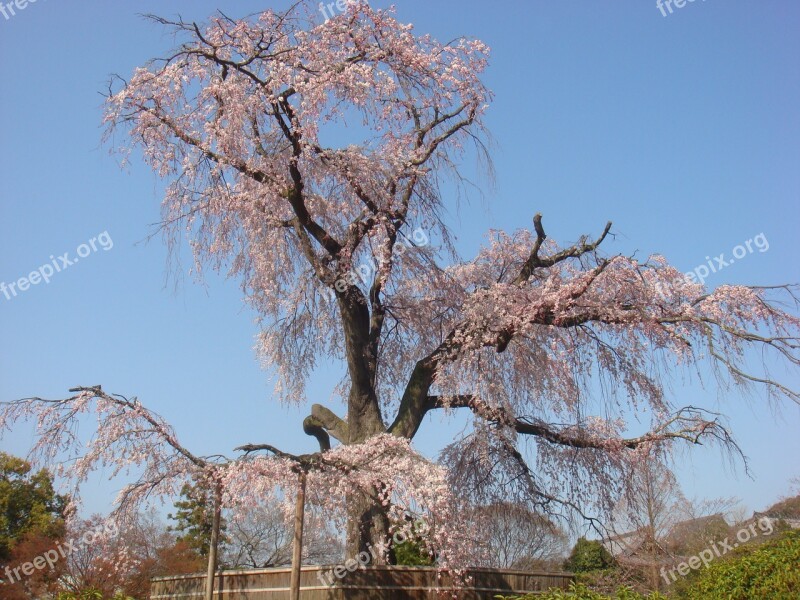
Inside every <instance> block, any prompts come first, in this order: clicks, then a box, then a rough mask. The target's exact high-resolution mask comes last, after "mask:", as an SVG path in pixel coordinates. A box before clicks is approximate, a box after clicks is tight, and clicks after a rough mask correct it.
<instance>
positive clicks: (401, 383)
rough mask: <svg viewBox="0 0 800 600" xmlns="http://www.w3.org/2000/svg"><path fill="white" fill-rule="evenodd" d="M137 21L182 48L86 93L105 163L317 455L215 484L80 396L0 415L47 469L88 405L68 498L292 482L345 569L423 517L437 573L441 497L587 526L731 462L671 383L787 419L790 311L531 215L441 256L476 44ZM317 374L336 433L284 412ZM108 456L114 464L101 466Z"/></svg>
mask: <svg viewBox="0 0 800 600" xmlns="http://www.w3.org/2000/svg"><path fill="white" fill-rule="evenodd" d="M154 20H155V21H157V22H158V23H161V24H162V25H164V26H166V27H168V28H170V29H171V30H173V31H174V32H175V33H176V35H177V36H178V37H179V38H180V39H181V40H182V42H183V43H182V44H181V45H180V46H179V47H178V48H177V49H175V50H174V52H172V53H170V54H169V55H167V56H165V57H164V58H161V59H156V60H153V61H151V62H150V63H148V64H147V65H145V66H144V67H142V68H140V69H137V70H136V71H135V73H134V74H133V76H132V77H131V78H129V79H123V78H118V79H116V80H115V81H114V82H113V83H112V85H111V88H110V90H109V95H108V98H107V105H106V118H105V122H106V125H107V127H108V129H107V135H108V139H109V140H110V141H111V142H112V143H114V144H116V145H118V146H119V149H120V150H121V151H122V152H129V151H131V150H132V149H137V148H138V149H140V150H141V152H142V154H143V157H144V160H145V161H146V162H147V163H148V164H149V165H150V166H151V167H152V168H153V169H154V171H155V172H156V173H158V174H159V175H160V176H162V177H163V178H164V179H165V180H166V181H167V182H168V188H167V191H166V196H165V198H164V201H163V223H162V226H163V230H164V231H165V232H166V233H167V235H168V237H169V239H170V240H171V242H172V243H178V241H179V240H180V239H182V238H183V237H184V236H188V237H189V239H190V240H191V245H192V249H193V251H194V255H195V258H196V268H197V269H198V271H200V272H202V269H204V268H214V269H219V270H224V271H227V273H228V274H229V275H230V276H232V277H235V278H237V279H238V280H239V281H240V282H241V286H242V289H243V293H244V296H245V298H246V299H247V301H248V302H249V303H250V305H251V306H252V307H253V308H254V309H255V310H256V312H257V313H258V315H259V317H260V334H259V338H258V340H259V343H258V346H259V350H260V353H261V355H262V357H263V360H264V362H265V364H266V365H268V366H269V368H271V369H274V370H275V372H276V374H277V382H278V384H277V386H276V390H275V395H276V398H277V399H278V400H279V401H282V402H287V403H295V404H303V405H308V404H310V407H309V415H308V418H306V419H305V421H304V422H303V424H302V425H303V431H304V432H305V433H306V434H308V435H310V436H313V437H314V438H316V440H317V441H318V444H319V451H318V452H313V453H310V454H307V455H304V456H291V455H288V454H286V453H284V452H281V451H280V449H278V448H274V447H273V446H271V445H270V444H249V445H247V446H244V447H243V448H242V451H243V452H244V454H243V455H241V456H240V457H239V459H237V460H233V461H230V462H226V463H225V464H224V465H222V464H218V462H215V461H213V460H211V461H209V460H206V459H199V458H197V457H196V456H195V455H193V454H191V453H189V452H188V451H186V450H185V449H183V448H182V447H181V446H180V445H179V444H178V443H177V442H176V441H175V436H174V433H173V432H172V429H171V427H169V425H168V424H166V423H163V422H161V421H160V420H158V419H157V418H156V417H154V416H153V415H152V413H149V412H147V411H144V409H143V408H141V406H140V405H139V404H137V403H132V404H126V405H124V406H121V405H118V404H117V405H115V404H114V399H115V398H117V397H114V396H110V395H108V394H106V393H105V392H104V391H102V390H101V389H99V388H85V389H82V390H79V391H78V395H77V396H75V397H73V398H71V399H70V400H69V401H68V402H67V404H64V405H51V404H42V403H41V402H39V401H36V400H31V401H27V402H26V403H24V404H21V405H17V406H15V407H13V408H12V409H11V411H15V410H16V411H23V412H24V411H28V414H30V415H32V416H34V417H37V418H39V419H40V420H42V419H43V420H44V422H45V431H46V432H47V434H48V435H46V436H44V437H43V438H42V439H43V440H46V441H45V442H43V444H44V445H43V446H41V447H40V450H42V451H44V452H45V453H49V454H51V455H53V453H55V452H56V449H60V448H63V444H61V445H58V444H59V443H61V442H63V440H64V439H65V436H67V437H69V435H70V432H69V430H68V429H66V426H62V425H60V424H59V422H55V421H54V419H55V416H54V413H53V411H56V412H58V411H64V410H66V411H67V412H69V411H73V410H83V409H84V408H85V405H86V403H88V402H90V401H94V402H97V403H99V405H100V408H99V409H98V410H99V415H100V424H99V429H98V432H99V433H98V441H99V444H96V445H95V446H92V447H91V448H90V450H89V453H88V455H86V456H84V457H83V458H82V459H81V460H79V461H78V462H77V463H76V464H75V466H74V467H72V473H73V474H74V475H77V477H78V478H81V477H83V476H84V474H85V472H86V470H87V469H88V467H89V465H91V464H96V463H97V462H98V461H99V462H102V461H104V460H109V461H110V462H111V464H113V465H120V464H122V463H124V462H125V461H128V462H131V463H136V464H139V465H140V466H142V468H143V469H144V472H145V476H143V478H142V479H140V480H139V481H138V482H137V483H136V484H134V485H133V486H132V487H130V488H129V489H128V490H127V491H126V493H125V495H124V497H123V501H128V500H131V501H133V500H138V499H141V498H144V497H145V496H147V495H149V494H154V493H155V494H161V493H173V494H174V493H177V491H178V490H179V489H180V488H179V486H178V487H177V489H176V487H175V486H177V485H178V483H176V482H178V481H181V480H185V479H187V477H188V476H189V475H191V476H192V477H196V476H197V473H198V472H201V474H202V473H205V476H207V477H211V478H212V479H213V480H214V481H215V482H216V483H217V484H218V485H219V489H220V494H221V496H222V498H223V499H222V501H223V502H224V503H225V504H226V506H231V507H234V506H240V505H245V504H247V502H248V501H249V500H248V499H249V498H252V496H253V494H254V492H255V493H263V494H269V493H272V492H271V490H273V489H274V488H275V486H276V485H279V486H283V488H284V489H285V491H286V492H287V496H291V495H292V493H293V491H294V490H295V489H296V486H297V481H298V473H300V472H305V473H307V474H308V477H309V490H310V492H309V497H310V498H311V499H312V500H311V501H313V502H316V503H318V504H319V505H320V506H326V507H329V508H336V509H337V510H338V511H339V514H342V513H344V514H346V515H347V518H346V523H345V522H343V525H344V526H346V528H347V533H348V554H349V555H351V556H352V555H355V553H357V552H358V551H360V550H364V549H365V547H366V546H367V545H369V544H376V543H378V542H380V541H381V540H383V539H386V538H387V537H388V536H389V535H390V534H391V532H392V527H402V526H403V525H402V524H403V523H406V522H408V519H407V518H406V517H407V516H408V513H409V512H413V511H414V510H415V507H417V508H419V507H424V511H425V513H426V514H427V516H428V518H429V519H430V521H431V528H430V536H431V538H432V539H433V540H434V544H433V546H432V547H433V548H435V550H436V552H437V556H447V553H446V552H442V551H441V549H440V548H448V549H452V555H453V556H456V555H457V554H458V548H461V549H462V551H463V548H464V547H465V544H466V541H465V540H466V538H467V537H468V536H467V535H466V534H465V533H464V532H462V531H459V530H455V528H454V527H448V525H454V524H455V523H456V522H457V519H456V518H455V513H454V511H455V510H458V504H457V502H455V500H454V498H455V497H456V494H454V493H453V490H454V489H457V490H458V491H459V492H460V497H462V498H466V499H470V500H474V501H476V502H479V503H481V504H490V503H491V502H494V501H497V500H498V499H504V500H506V501H515V500H516V499H521V500H522V499H524V501H525V503H526V504H528V505H530V504H531V503H534V504H536V505H538V507H539V508H543V509H548V510H562V509H568V510H575V511H578V512H580V513H581V514H584V513H585V510H586V507H589V506H599V507H600V508H605V509H609V510H610V508H611V507H613V505H614V501H615V499H616V498H618V497H619V496H620V494H621V493H622V492H623V491H624V488H625V484H626V481H625V478H624V476H623V474H624V473H625V472H626V469H629V467H630V465H631V464H636V463H637V461H638V462H641V461H643V460H645V459H646V457H648V456H653V455H654V453H656V455H658V454H659V453H662V454H665V455H666V454H668V452H669V451H670V449H671V448H673V447H675V446H676V445H678V444H701V443H706V442H708V443H719V444H720V445H721V446H722V447H723V448H727V449H732V450H733V451H734V452H737V451H738V448H737V446H736V445H735V442H734V440H733V438H732V437H731V434H730V433H729V432H728V430H727V428H726V427H725V421H724V418H723V417H722V416H720V415H717V414H714V413H710V412H707V411H705V410H703V409H700V408H694V407H684V408H681V407H679V406H678V405H675V404H674V403H673V401H672V400H671V399H670V397H669V395H668V393H667V391H666V390H667V389H668V388H667V384H668V383H669V378H670V377H671V376H673V375H674V374H675V373H676V371H678V370H681V369H688V370H697V372H699V373H700V374H701V375H702V376H703V378H704V380H705V377H706V375H707V374H713V375H714V376H715V377H716V381H717V382H718V383H719V384H720V385H722V386H728V385H734V386H740V385H741V386H748V385H749V384H754V385H757V386H758V388H757V390H758V392H759V393H760V394H762V395H764V396H766V397H768V398H770V399H789V400H791V401H795V402H796V401H798V400H800V396H798V394H797V393H796V392H794V391H793V390H791V389H789V388H788V387H787V386H785V385H783V384H782V383H781V382H779V381H777V380H775V379H773V378H772V377H770V375H769V372H768V367H769V366H770V365H772V364H774V363H773V360H780V361H783V362H784V363H786V364H788V365H789V366H791V367H794V366H797V365H798V364H800V355H799V353H798V343H800V339H799V338H798V330H799V329H800V320H798V318H797V316H796V314H795V312H796V310H795V309H796V295H795V292H796V289H795V288H793V287H790V286H781V287H776V288H758V287H745V286H722V287H720V288H718V289H716V290H714V291H708V290H706V289H704V288H703V286H702V285H699V284H697V283H693V282H691V281H688V280H686V279H685V278H684V277H682V276H681V274H680V273H679V272H678V271H677V270H676V269H675V268H674V267H672V266H670V265H669V264H668V263H667V262H666V260H665V259H663V258H662V257H659V256H654V257H651V258H649V259H647V260H639V259H637V258H634V257H628V256H622V255H613V254H607V253H606V252H604V251H603V247H605V244H604V242H606V241H607V240H608V238H609V236H610V235H611V228H612V226H611V224H610V223H609V224H608V225H606V226H605V227H604V228H603V230H602V232H600V233H599V235H597V236H596V237H595V238H594V239H592V238H589V237H582V238H580V240H579V241H578V242H577V243H575V244H571V245H570V244H568V245H563V246H562V245H558V244H556V243H554V242H553V241H551V240H550V239H549V238H548V237H547V235H546V233H545V229H544V225H543V220H542V217H541V215H539V214H536V215H532V218H533V224H532V228H530V229H522V230H519V231H516V232H511V233H508V232H501V231H492V232H489V234H488V238H487V242H486V244H485V246H484V247H483V248H482V249H481V250H480V252H479V253H478V254H477V256H476V257H474V258H473V259H464V258H462V257H460V256H459V255H458V253H457V252H456V251H455V248H454V244H453V232H452V230H451V228H450V226H449V225H448V223H446V222H445V220H444V215H445V212H446V211H445V209H446V207H447V206H448V202H449V200H448V197H447V195H448V193H449V190H453V189H455V190H458V189H459V188H461V187H462V186H463V185H464V184H465V183H466V182H467V172H466V171H465V170H464V167H463V166H462V163H463V162H464V161H465V159H466V158H471V157H474V156H479V157H483V158H484V159H486V161H487V162H488V159H489V156H488V153H487V151H486V140H487V135H488V134H487V131H486V130H485V127H484V115H485V113H486V111H487V110H488V107H489V104H490V102H491V98H492V95H491V93H490V92H489V90H488V89H487V88H486V86H485V85H484V83H483V82H482V79H481V78H482V75H483V72H484V70H485V68H486V66H487V61H488V48H487V47H486V46H485V45H484V44H483V43H481V42H480V41H477V40H471V39H457V40H454V41H452V42H449V43H446V44H445V43H440V42H437V41H436V40H434V39H432V38H431V37H429V36H426V35H419V34H417V33H415V32H414V30H413V27H412V26H411V25H407V24H403V23H401V22H399V21H398V20H397V19H396V17H395V15H394V12H393V11H392V10H388V11H387V10H378V9H373V8H371V7H370V6H369V5H368V4H367V3H366V2H351V3H349V4H348V8H347V10H346V11H344V12H343V13H341V14H339V15H337V16H335V17H333V18H331V19H329V20H327V21H325V22H322V19H321V18H320V15H319V13H318V12H317V7H316V5H315V3H307V2H300V3H298V4H297V5H295V6H294V7H292V8H291V9H290V10H288V11H286V12H275V11H271V10H268V11H265V12H263V13H261V14H257V15H253V16H251V17H248V18H244V19H233V18H230V17H228V16H226V15H224V14H221V13H220V14H218V15H216V16H214V17H212V18H211V19H210V22H209V23H208V24H206V25H202V26H201V25H198V24H195V23H189V22H184V21H182V20H177V21H168V20H165V19H161V18H156V17H154ZM120 138H121V140H122V141H121V142H119V143H117V141H118V140H119V139H120ZM427 242H430V243H427ZM781 296H783V298H785V299H788V301H789V303H790V304H792V303H793V305H791V306H789V307H787V306H786V305H784V304H781V303H780V300H781V298H780V297H781ZM793 311H795V312H793ZM329 360H333V361H339V362H340V364H342V365H343V367H344V376H343V378H342V381H341V384H340V385H339V386H338V388H337V389H336V390H334V391H335V393H336V394H338V395H339V396H340V397H341V399H342V403H343V406H344V409H343V412H342V414H336V413H335V412H334V410H331V408H329V407H325V406H322V405H321V404H318V403H314V399H313V398H309V397H308V395H307V393H306V389H305V384H306V381H307V380H308V378H309V377H310V375H311V374H312V373H313V371H314V369H315V367H316V366H317V365H318V364H320V362H321V361H329ZM762 361H763V362H762ZM125 402H128V401H125ZM334 408H335V407H334ZM436 411H444V412H453V413H455V412H463V411H469V412H470V413H471V414H472V415H473V417H474V425H473V427H472V428H471V430H470V431H469V432H468V433H467V434H466V435H464V436H462V437H460V438H459V439H456V440H454V441H453V443H452V445H450V446H449V447H448V448H447V449H446V450H445V451H444V452H443V454H442V457H441V459H442V460H441V463H440V464H439V465H436V464H433V463H431V462H430V461H427V460H425V459H424V458H423V457H421V456H419V455H418V454H416V453H415V452H414V451H413V449H412V448H411V446H410V444H409V441H410V440H412V439H413V438H414V437H415V436H416V435H417V433H418V431H419V430H420V428H421V427H422V425H423V422H424V420H425V417H426V416H427V415H429V414H430V413H432V412H436ZM13 416H18V415H11V414H9V411H8V410H6V416H5V418H4V421H5V422H6V423H9V422H11V420H13V419H12V417H13ZM66 422H67V423H69V422H71V421H69V420H67V421H66ZM639 423H649V424H650V426H649V427H648V428H647V429H646V430H645V431H636V428H637V427H638V424H639ZM59 428H61V429H59ZM298 430H299V428H298ZM148 436H150V437H149V438H148ZM145 438H148V439H147V440H146V439H145ZM331 438H333V439H334V440H336V441H337V442H338V445H336V447H332V446H333V442H332V441H331ZM120 443H124V447H125V448H127V449H128V450H126V451H125V452H124V453H122V454H120V452H119V451H118V450H114V451H113V452H112V451H111V450H109V449H110V448H112V447H114V448H118V447H119V444H120ZM115 444H117V445H116V446H115ZM153 448H156V449H159V448H160V449H161V450H153ZM112 454H113V456H112ZM459 536H461V537H459ZM385 559H386V560H391V552H389V553H387V554H386V555H385Z"/></svg>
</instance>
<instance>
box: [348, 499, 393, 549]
mask: <svg viewBox="0 0 800 600" xmlns="http://www.w3.org/2000/svg"><path fill="white" fill-rule="evenodd" d="M348 504H349V506H350V514H349V515H348V520H347V545H346V556H345V558H357V557H358V555H359V553H361V552H366V553H367V554H368V555H369V556H370V564H372V565H385V564H390V565H391V564H394V563H395V557H394V550H393V549H392V548H391V543H390V539H389V538H390V536H389V525H390V523H389V518H388V516H387V514H386V508H385V507H384V506H382V505H381V503H380V502H378V501H377V499H376V498H375V497H370V496H367V495H366V494H363V493H360V492H353V493H352V496H351V497H350V498H349V499H348Z"/></svg>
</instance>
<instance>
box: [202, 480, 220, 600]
mask: <svg viewBox="0 0 800 600" xmlns="http://www.w3.org/2000/svg"><path fill="white" fill-rule="evenodd" d="M221 519H222V489H221V488H220V487H219V484H217V485H216V486H215V487H214V517H213V521H212V525H211V542H210V543H209V546H208V573H207V575H206V597H205V600H214V579H215V578H216V574H217V549H218V547H219V528H220V520H221Z"/></svg>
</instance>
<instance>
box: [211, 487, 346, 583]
mask: <svg viewBox="0 0 800 600" xmlns="http://www.w3.org/2000/svg"><path fill="white" fill-rule="evenodd" d="M281 508H282V507H281V506H280V505H279V504H278V503H277V502H274V501H270V500H266V501H264V502H261V503H259V504H258V505H257V506H254V507H251V508H250V509H249V510H246V511H243V512H242V513H241V514H240V515H238V516H237V518H231V519H229V520H228V527H227V530H226V531H227V536H226V545H225V552H224V555H223V560H222V561H223V563H225V564H226V565H227V566H229V567H231V568H263V567H278V566H285V565H289V564H291V561H292V541H293V538H294V524H293V522H292V521H291V518H289V517H288V515H287V513H286V512H285V511H283V510H282V509H281ZM292 517H293V516H292ZM305 519H306V521H305V526H304V528H303V532H304V535H303V557H302V558H303V563H304V564H317V565H321V564H335V563H339V562H341V560H342V557H343V555H344V546H343V544H342V540H341V539H339V538H338V537H337V535H336V534H335V533H333V532H332V531H331V530H330V527H329V524H328V523H327V522H326V521H325V519H324V518H322V516H321V515H320V514H319V513H318V512H316V511H311V510H309V511H307V512H306V515H305Z"/></svg>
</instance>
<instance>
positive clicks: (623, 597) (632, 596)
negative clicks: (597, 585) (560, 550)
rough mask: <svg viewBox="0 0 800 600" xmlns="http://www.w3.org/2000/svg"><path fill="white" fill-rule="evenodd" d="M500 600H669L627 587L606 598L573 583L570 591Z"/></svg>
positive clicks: (500, 598)
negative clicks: (643, 593)
mask: <svg viewBox="0 0 800 600" xmlns="http://www.w3.org/2000/svg"><path fill="white" fill-rule="evenodd" d="M495 598H497V599H498V600H667V599H666V597H664V596H662V595H661V594H659V593H654V594H651V595H649V596H642V595H641V594H638V593H636V592H634V591H633V590H631V589H630V588H627V587H622V588H620V589H619V590H617V593H616V594H614V595H613V596H604V595H603V594H599V593H597V592H595V591H592V590H591V589H589V588H588V587H586V586H585V585H583V584H582V583H572V584H571V585H570V586H569V590H567V591H565V590H551V591H549V592H547V593H545V594H537V595H534V594H531V595H529V596H495Z"/></svg>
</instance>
